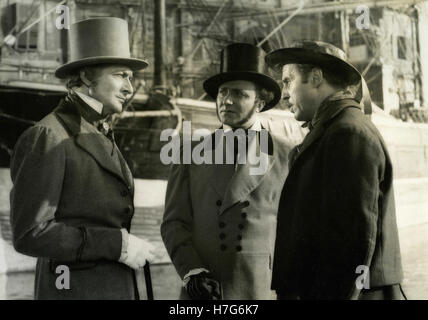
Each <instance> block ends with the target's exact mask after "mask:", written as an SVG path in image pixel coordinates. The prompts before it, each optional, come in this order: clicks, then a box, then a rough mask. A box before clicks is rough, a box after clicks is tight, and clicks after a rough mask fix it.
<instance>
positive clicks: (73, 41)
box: [69, 17, 130, 61]
mask: <svg viewBox="0 0 428 320" xmlns="http://www.w3.org/2000/svg"><path fill="white" fill-rule="evenodd" d="M69 35H70V38H69V40H70V61H76V60H81V59H85V58H92V57H117V58H130V52H129V36H128V23H127V22H126V21H125V20H123V19H120V18H113V17H108V18H93V19H87V20H83V21H79V22H76V23H74V24H72V25H71V28H70V33H69Z"/></svg>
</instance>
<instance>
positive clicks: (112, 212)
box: [10, 18, 154, 299]
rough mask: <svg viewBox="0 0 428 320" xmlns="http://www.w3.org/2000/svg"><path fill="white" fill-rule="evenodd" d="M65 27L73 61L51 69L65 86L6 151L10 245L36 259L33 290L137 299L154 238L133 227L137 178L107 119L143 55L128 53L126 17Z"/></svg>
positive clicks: (40, 295)
mask: <svg viewBox="0 0 428 320" xmlns="http://www.w3.org/2000/svg"><path fill="white" fill-rule="evenodd" d="M69 35H70V37H69V38H70V50H71V60H70V61H69V62H68V63H66V64H64V65H62V66H61V67H59V68H58V69H57V70H56V73H55V75H56V76H57V77H58V78H61V79H67V80H68V81H67V88H68V94H67V96H66V97H65V98H64V99H63V100H62V101H61V102H60V104H59V106H58V107H57V108H56V109H55V110H54V111H53V112H52V113H50V114H49V115H47V116H46V117H45V118H44V119H42V120H41V121H40V122H38V123H36V124H35V125H34V126H33V127H31V128H29V129H28V130H27V131H25V132H24V133H23V134H22V136H21V137H20V138H19V140H18V142H17V144H16V146H15V149H14V152H13V155H12V161H11V176H12V181H13V189H12V191H11V195H10V200H11V225H12V231H13V244H14V246H15V248H16V250H17V251H19V252H21V253H23V254H26V255H30V256H34V257H37V258H38V260H37V268H36V280H35V298H36V299H137V298H138V290H137V286H136V277H135V272H134V269H139V268H141V267H143V266H144V264H145V263H146V259H147V260H150V259H151V258H152V257H153V253H154V252H153V249H154V247H153V246H152V245H151V244H150V243H149V242H147V241H145V240H143V239H139V238H137V237H135V236H133V235H131V234H129V231H130V225H131V219H132V216H133V213H134V204H133V196H134V183H133V178H132V174H131V172H130V170H129V168H128V165H127V164H126V162H125V160H124V158H123V157H122V155H121V153H120V151H119V149H118V148H117V146H116V143H115V141H114V135H113V133H112V131H111V129H110V128H109V121H108V119H109V117H111V115H112V114H114V113H118V112H121V111H122V106H123V105H124V103H125V102H126V101H127V99H129V97H130V96H131V94H132V92H133V88H132V85H131V78H132V75H133V71H136V70H140V69H143V68H145V67H146V66H147V63H146V62H145V61H143V60H139V59H132V58H130V55H129V44H128V26H127V22H126V21H125V20H122V19H119V18H98V19H89V20H84V21H80V22H77V23H75V24H73V25H72V26H71V29H70V33H69ZM65 272H67V273H68V276H66V274H65ZM61 275H62V276H63V277H62V278H59V277H60V276H61Z"/></svg>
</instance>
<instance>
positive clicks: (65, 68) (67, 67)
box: [55, 57, 149, 79]
mask: <svg viewBox="0 0 428 320" xmlns="http://www.w3.org/2000/svg"><path fill="white" fill-rule="evenodd" d="M97 64H114V65H123V66H127V67H129V68H130V69H131V70H132V71H138V70H142V69H145V68H147V66H148V65H149V64H148V63H147V61H144V60H141V59H133V58H118V57H91V58H85V59H80V60H76V61H72V62H69V63H66V64H64V65H62V66H60V67H59V68H57V69H56V70H55V76H56V77H57V78H59V79H64V78H66V77H67V76H68V75H70V74H71V73H73V72H74V71H75V70H76V69H78V68H81V67H86V66H93V65H97Z"/></svg>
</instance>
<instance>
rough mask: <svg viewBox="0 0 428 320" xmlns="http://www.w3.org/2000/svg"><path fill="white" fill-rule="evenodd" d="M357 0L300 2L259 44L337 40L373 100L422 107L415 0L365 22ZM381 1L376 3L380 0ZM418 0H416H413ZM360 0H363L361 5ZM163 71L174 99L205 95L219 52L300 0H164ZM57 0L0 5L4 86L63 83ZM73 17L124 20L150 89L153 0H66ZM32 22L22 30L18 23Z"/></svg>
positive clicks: (373, 11) (258, 37)
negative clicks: (145, 63) (145, 64)
mask: <svg viewBox="0 0 428 320" xmlns="http://www.w3.org/2000/svg"><path fill="white" fill-rule="evenodd" d="M359 2H360V1H353V0H348V1H341V2H339V1H323V0H313V1H309V0H307V1H305V6H304V9H303V10H302V11H300V12H299V14H298V15H296V16H295V17H293V19H292V20H291V21H290V22H289V23H287V24H286V25H285V26H283V27H282V28H281V29H279V30H278V32H276V33H275V34H274V35H273V36H271V37H270V38H269V39H268V40H267V41H265V42H264V43H263V45H262V47H263V48H264V49H265V50H266V51H270V50H272V49H276V48H279V47H283V46H286V45H288V44H289V43H290V42H292V41H294V40H300V39H313V40H323V41H327V42H330V43H333V44H335V45H337V46H339V47H341V48H343V49H345V51H346V52H347V53H348V54H349V56H350V58H351V61H352V62H353V63H355V64H356V66H357V67H358V68H359V69H360V71H362V72H363V71H365V75H366V78H367V80H368V82H369V87H370V89H371V93H372V97H373V99H374V101H375V102H376V104H377V105H378V106H380V107H381V108H383V109H385V110H386V111H388V112H389V111H390V110H392V109H398V108H399V107H400V106H403V105H412V106H413V105H415V106H416V107H418V106H420V105H424V104H425V100H424V99H425V98H424V96H423V91H422V89H421V88H422V83H423V79H422V74H421V62H420V59H419V56H420V55H419V53H420V46H421V44H420V40H421V39H420V36H419V29H418V26H419V22H420V19H419V16H420V13H419V11H420V10H421V9H420V8H419V7H417V6H409V4H410V3H413V2H415V1H405V0H404V1H401V2H402V4H403V5H402V6H398V7H397V3H398V2H400V1H391V3H393V4H394V6H393V7H391V6H388V4H387V3H388V2H387V1H383V2H384V4H381V5H380V6H377V7H374V6H372V5H370V3H376V2H377V3H379V1H365V2H364V3H365V4H367V5H368V8H369V9H370V11H369V13H368V14H369V18H368V19H369V26H368V28H367V29H361V28H358V26H357V19H358V17H360V16H361V14H363V13H364V12H362V13H357V8H358V5H359V4H358V3H359ZM380 2H382V1H380ZM416 2H418V1H416ZM361 3H363V2H361ZM166 4H167V8H166V35H167V43H168V50H167V51H166V52H165V61H166V64H165V69H166V72H167V79H168V82H169V83H168V85H169V86H170V87H171V88H173V89H174V91H175V93H176V94H177V95H178V96H182V97H187V98H194V99H197V98H201V97H203V93H204V92H203V89H202V85H201V82H202V80H203V79H205V78H206V77H207V76H209V75H210V74H213V73H215V72H216V70H217V69H218V57H219V51H220V50H221V48H222V47H223V46H225V45H226V44H228V43H230V42H250V43H255V44H257V43H259V42H260V41H262V40H263V39H265V38H266V36H267V35H268V34H269V33H270V32H271V31H272V30H273V29H274V28H275V27H276V26H277V25H279V24H280V22H281V21H282V20H283V19H285V18H286V17H287V16H288V15H290V14H292V13H293V12H294V11H295V10H296V5H297V4H298V3H297V2H296V1H286V0H262V1H255V0H253V1H248V0H246V1H243V0H166ZM56 5H58V1H53V0H38V1H35V0H34V1H33V0H15V1H14V0H3V1H1V2H0V17H1V20H0V21H1V23H0V39H4V38H5V37H6V35H8V34H11V35H14V36H16V41H15V43H14V44H13V45H11V46H8V45H5V44H3V45H2V48H1V56H0V84H1V83H3V84H4V83H10V82H13V81H30V82H33V83H34V82H36V83H43V84H60V82H59V81H58V80H57V79H56V78H55V77H54V76H53V71H54V70H55V68H56V67H57V66H58V65H59V64H62V63H63V62H64V61H67V59H68V47H67V32H66V30H65V29H63V30H58V29H57V28H56V25H55V23H56V20H57V19H58V17H59V16H60V13H57V12H56V11H55V10H54V11H52V12H51V13H49V14H47V15H46V12H48V11H49V10H50V9H51V8H55V6H56ZM66 5H67V6H68V7H69V9H70V11H69V12H70V20H71V22H74V21H77V20H81V19H86V18H92V17H101V16H115V17H121V18H124V19H126V20H127V21H128V22H129V30H130V38H131V39H130V43H131V51H132V55H133V56H136V57H139V58H146V59H147V60H149V61H150V62H152V63H151V66H150V67H149V68H148V69H147V70H146V71H145V72H144V73H143V74H142V75H140V79H143V80H144V81H145V84H146V88H149V87H150V86H151V81H152V78H153V76H152V75H153V60H154V54H153V51H154V50H153V39H154V34H153V1H152V0H123V1H116V0H69V1H67V2H66ZM38 20H40V21H39V22H38V23H36V24H34V26H33V27H31V28H30V29H29V30H27V31H26V32H23V33H22V32H20V30H22V28H23V27H24V26H28V25H29V24H31V23H32V22H36V21H38Z"/></svg>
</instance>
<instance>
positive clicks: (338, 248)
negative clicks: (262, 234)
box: [272, 99, 402, 299]
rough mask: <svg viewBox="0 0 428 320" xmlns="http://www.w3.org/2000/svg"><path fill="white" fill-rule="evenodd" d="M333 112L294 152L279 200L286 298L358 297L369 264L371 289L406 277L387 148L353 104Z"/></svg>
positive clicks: (336, 104)
mask: <svg viewBox="0 0 428 320" xmlns="http://www.w3.org/2000/svg"><path fill="white" fill-rule="evenodd" d="M327 109H328V111H327V112H325V114H324V116H323V117H322V118H321V120H320V122H319V123H317V124H316V125H315V127H314V128H313V129H312V130H311V131H310V133H309V134H308V135H307V136H306V137H305V139H304V141H303V143H302V144H301V145H299V146H297V147H296V148H295V149H294V150H293V152H292V155H291V157H290V158H291V159H290V172H289V175H288V177H287V180H286V182H285V185H284V189H283V191H282V195H281V200H280V205H279V212H278V226H277V239H276V245H275V257H274V267H273V281H272V288H273V289H275V290H277V291H278V292H281V293H282V295H283V296H284V297H287V296H288V297H290V298H296V299H354V298H358V297H359V294H360V290H359V289H358V287H359V288H361V284H362V281H360V280H362V278H359V279H358V277H359V276H361V275H362V271H361V270H366V271H367V269H366V268H365V267H364V266H366V267H368V271H369V276H370V277H369V281H370V288H379V287H385V286H390V285H394V284H398V283H400V281H401V280H402V268H401V258H400V247H399V241H398V232H397V224H396V216H395V206H394V192H393V185H392V182H393V179H392V178H393V176H392V165H391V160H390V158H389V155H388V152H387V149H386V146H385V143H384V141H383V139H382V137H381V135H380V133H379V132H378V130H377V129H376V128H375V126H374V125H373V124H372V123H371V122H370V121H369V120H368V119H367V118H365V117H364V115H363V113H362V112H361V110H360V109H359V105H358V104H357V103H356V102H355V101H353V100H351V99H344V100H337V101H331V102H329V106H328V108H327ZM358 266H363V267H360V268H359V269H358V270H357V268H358ZM365 274H366V273H365ZM356 282H358V283H359V284H360V285H359V286H357V285H356Z"/></svg>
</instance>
